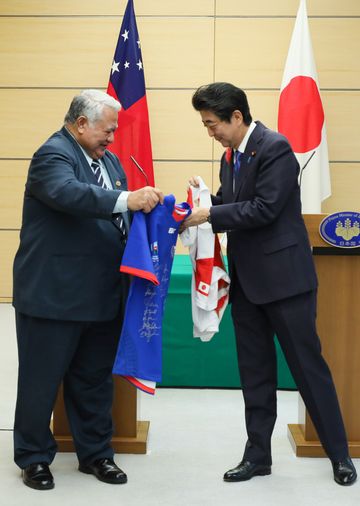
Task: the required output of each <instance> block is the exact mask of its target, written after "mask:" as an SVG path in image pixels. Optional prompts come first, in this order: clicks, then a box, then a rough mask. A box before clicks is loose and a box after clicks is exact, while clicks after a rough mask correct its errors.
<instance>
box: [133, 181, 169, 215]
mask: <svg viewBox="0 0 360 506" xmlns="http://www.w3.org/2000/svg"><path fill="white" fill-rule="evenodd" d="M159 202H160V204H162V203H163V202H164V194H163V193H162V191H160V190H159V189H158V188H153V187H152V186H144V188H140V189H139V190H135V191H133V192H130V193H129V196H128V199H127V206H128V209H130V211H144V213H149V212H150V211H151V210H152V209H154V207H155V206H156V204H158V203H159Z"/></svg>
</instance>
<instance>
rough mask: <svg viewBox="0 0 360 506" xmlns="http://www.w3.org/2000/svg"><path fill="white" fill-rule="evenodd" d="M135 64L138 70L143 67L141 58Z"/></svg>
mask: <svg viewBox="0 0 360 506" xmlns="http://www.w3.org/2000/svg"><path fill="white" fill-rule="evenodd" d="M136 65H137V66H138V67H139V70H141V69H142V68H143V64H142V61H141V60H139V61H138V62H137V64H136Z"/></svg>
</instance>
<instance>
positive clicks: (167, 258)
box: [113, 195, 191, 394]
mask: <svg viewBox="0 0 360 506" xmlns="http://www.w3.org/2000/svg"><path fill="white" fill-rule="evenodd" d="M190 213H191V209H190V206H189V204H187V203H185V202H184V203H182V204H177V205H176V204H175V197H174V196H173V195H168V196H166V197H165V199H164V204H162V205H161V204H158V205H157V206H156V207H155V208H154V209H153V210H152V211H151V212H150V213H148V214H145V213H143V212H142V211H136V212H135V213H134V219H133V221H132V224H131V229H130V234H129V238H128V241H127V244H126V248H125V251H124V255H123V259H122V263H121V267H120V270H121V272H126V273H128V274H132V275H133V276H134V278H133V281H132V283H131V287H130V293H129V297H128V300H127V304H126V311H125V318H124V323H123V327H122V332H121V336H120V342H119V346H118V350H117V354H116V358H115V363H114V367H113V373H114V374H118V375H121V376H124V377H125V378H126V379H127V380H128V381H130V382H131V383H133V384H134V385H135V386H136V387H138V388H140V389H141V390H143V391H145V392H147V393H151V394H154V392H155V384H156V382H159V381H161V377H162V318H163V314H164V304H165V298H166V295H167V292H168V288H169V282H170V273H171V267H172V264H173V260H174V254H175V245H176V240H177V236H178V232H179V227H180V224H181V222H182V221H183V220H184V219H185V218H186V217H187V216H188V215H189V214H190Z"/></svg>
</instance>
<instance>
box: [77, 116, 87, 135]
mask: <svg viewBox="0 0 360 506" xmlns="http://www.w3.org/2000/svg"><path fill="white" fill-rule="evenodd" d="M88 124H89V120H88V118H87V117H86V116H79V117H78V119H77V120H76V127H77V131H78V132H79V133H80V134H82V133H84V131H85V128H86V127H87V125H88Z"/></svg>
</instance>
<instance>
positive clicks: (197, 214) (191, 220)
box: [181, 207, 210, 231]
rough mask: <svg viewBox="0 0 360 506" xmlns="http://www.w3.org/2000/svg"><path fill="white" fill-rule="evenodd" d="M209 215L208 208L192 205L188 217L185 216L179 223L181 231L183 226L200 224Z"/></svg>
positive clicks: (183, 228)
mask: <svg viewBox="0 0 360 506" xmlns="http://www.w3.org/2000/svg"><path fill="white" fill-rule="evenodd" d="M209 215H210V210H209V209H208V208H206V207H194V208H193V209H192V212H191V214H190V216H189V217H188V218H186V219H185V220H184V221H183V222H182V224H181V231H183V230H185V228H189V227H195V226H196V225H202V224H203V223H205V222H206V221H207V218H208V216H209Z"/></svg>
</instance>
